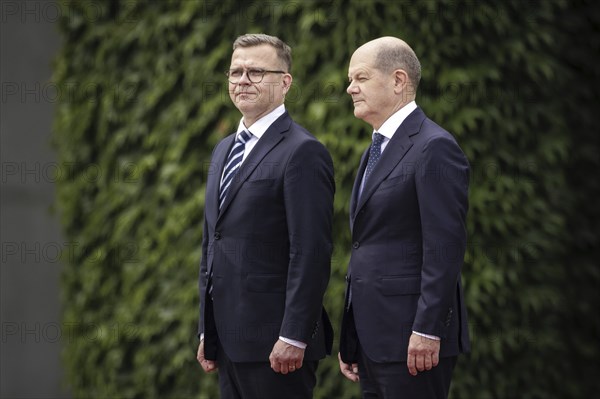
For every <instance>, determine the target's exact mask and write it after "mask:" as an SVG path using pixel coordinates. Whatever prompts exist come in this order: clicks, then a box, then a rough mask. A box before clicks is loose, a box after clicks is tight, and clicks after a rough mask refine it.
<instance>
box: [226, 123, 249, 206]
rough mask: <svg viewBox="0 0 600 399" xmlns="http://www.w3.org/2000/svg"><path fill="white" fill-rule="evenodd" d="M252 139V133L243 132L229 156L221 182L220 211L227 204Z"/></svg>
mask: <svg viewBox="0 0 600 399" xmlns="http://www.w3.org/2000/svg"><path fill="white" fill-rule="evenodd" d="M251 137H252V133H250V132H248V131H247V130H244V131H243V132H241V133H240V134H239V135H238V137H237V139H236V140H235V143H234V144H233V148H232V149H231V152H230V153H229V155H228V156H227V163H225V173H223V179H222V180H221V192H220V193H219V210H220V209H221V207H222V206H223V203H224V202H225V198H227V192H228V191H229V187H230V186H231V183H232V182H233V178H234V177H235V175H236V174H237V171H238V170H239V168H240V165H241V163H242V158H243V157H244V150H245V149H246V142H247V141H248V140H250V138H251Z"/></svg>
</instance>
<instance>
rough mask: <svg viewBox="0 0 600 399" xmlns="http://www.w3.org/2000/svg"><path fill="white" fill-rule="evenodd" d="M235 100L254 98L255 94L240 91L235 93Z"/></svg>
mask: <svg viewBox="0 0 600 399" xmlns="http://www.w3.org/2000/svg"><path fill="white" fill-rule="evenodd" d="M235 96H236V98H242V99H244V98H255V97H256V93H250V92H247V91H241V92H239V93H235Z"/></svg>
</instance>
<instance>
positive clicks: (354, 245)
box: [352, 241, 360, 249]
mask: <svg viewBox="0 0 600 399" xmlns="http://www.w3.org/2000/svg"><path fill="white" fill-rule="evenodd" d="M358 247H360V243H359V242H358V241H354V244H352V248H354V249H357V248H358Z"/></svg>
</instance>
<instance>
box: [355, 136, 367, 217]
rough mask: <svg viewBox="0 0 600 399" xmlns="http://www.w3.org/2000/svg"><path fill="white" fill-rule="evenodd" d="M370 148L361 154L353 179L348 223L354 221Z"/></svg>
mask: <svg viewBox="0 0 600 399" xmlns="http://www.w3.org/2000/svg"><path fill="white" fill-rule="evenodd" d="M370 149H371V146H369V147H368V148H367V149H366V150H365V152H363V154H362V157H361V158H360V164H359V165H360V166H359V167H358V172H357V173H356V178H355V179H354V186H353V187H352V195H351V196H350V221H352V220H354V215H355V214H356V203H357V202H358V193H359V191H360V184H361V182H362V178H363V175H364V174H365V168H366V167H367V160H368V154H369V150H370Z"/></svg>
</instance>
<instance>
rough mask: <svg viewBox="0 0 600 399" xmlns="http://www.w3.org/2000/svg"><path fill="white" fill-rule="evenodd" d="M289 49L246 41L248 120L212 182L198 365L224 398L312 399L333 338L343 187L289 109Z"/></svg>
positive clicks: (240, 57)
mask: <svg viewBox="0 0 600 399" xmlns="http://www.w3.org/2000/svg"><path fill="white" fill-rule="evenodd" d="M290 69H291V49H290V48H289V46H288V45H287V44H285V43H284V42H282V41H281V40H280V39H278V38H276V37H273V36H268V35H264V34H248V35H244V36H240V37H239V38H238V39H237V40H236V41H235V42H234V44H233V55H232V58H231V66H230V67H229V70H228V72H227V76H228V80H229V93H230V97H231V100H232V101H233V103H234V105H235V106H236V107H237V108H238V109H239V110H240V112H241V113H242V119H241V121H240V123H239V127H238V130H237V132H236V133H235V134H232V135H230V136H228V137H226V138H225V139H223V140H222V141H221V142H219V144H217V146H216V147H215V149H214V151H213V154H212V160H211V166H212V168H211V170H212V171H214V173H209V175H208V180H207V183H206V201H205V209H204V219H205V221H204V231H203V240H202V261H201V263H200V278H199V289H200V321H199V331H198V334H199V336H200V339H201V340H200V344H199V346H198V353H197V360H198V362H199V363H200V365H201V366H202V368H203V369H204V371H206V372H211V371H214V370H216V369H218V371H219V387H220V391H221V397H223V398H310V397H312V392H313V388H314V386H315V384H316V374H315V371H316V368H317V365H318V361H319V359H322V358H323V357H325V355H326V354H328V353H330V352H331V345H332V342H333V332H332V328H331V324H330V322H329V318H328V316H327V314H326V312H325V310H324V309H323V295H324V293H325V289H326V288H327V284H328V282H329V273H330V261H331V252H332V240H331V229H332V213H333V195H334V191H335V185H334V180H333V164H332V160H331V157H330V155H329V153H328V152H327V150H326V149H325V147H324V146H323V145H322V144H321V143H319V141H317V140H316V139H315V138H314V137H313V136H312V135H311V134H310V133H309V132H308V131H306V129H304V128H303V127H301V126H300V125H298V124H296V123H295V122H294V121H293V120H292V119H291V118H290V116H289V115H288V113H287V112H286V110H285V106H284V99H285V95H286V93H287V92H288V90H289V88H290V85H291V84H292V76H291V74H290Z"/></svg>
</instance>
